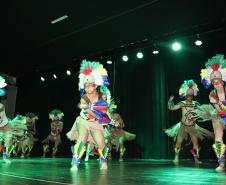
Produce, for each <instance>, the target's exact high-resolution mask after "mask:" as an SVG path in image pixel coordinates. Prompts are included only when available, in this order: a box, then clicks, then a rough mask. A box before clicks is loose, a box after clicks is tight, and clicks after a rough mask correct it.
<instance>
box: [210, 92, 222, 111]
mask: <svg viewBox="0 0 226 185" xmlns="http://www.w3.org/2000/svg"><path fill="white" fill-rule="evenodd" d="M209 99H210V103H212V104H213V106H214V108H215V109H216V110H217V112H221V111H222V110H221V108H220V105H219V103H220V102H218V101H217V100H216V99H215V98H214V97H213V95H211V94H210V96H209Z"/></svg>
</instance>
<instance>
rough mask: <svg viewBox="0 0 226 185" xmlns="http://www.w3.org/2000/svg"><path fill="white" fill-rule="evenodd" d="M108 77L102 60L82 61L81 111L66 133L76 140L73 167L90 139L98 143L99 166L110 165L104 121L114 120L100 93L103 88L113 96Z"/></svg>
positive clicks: (105, 122)
mask: <svg viewBox="0 0 226 185" xmlns="http://www.w3.org/2000/svg"><path fill="white" fill-rule="evenodd" d="M107 77H108V76H107V71H106V69H105V68H104V67H103V65H102V64H100V63H99V62H89V61H86V60H83V61H82V63H81V67H80V74H79V91H80V95H81V99H80V103H79V105H78V107H79V108H80V109H81V112H80V115H79V116H78V117H77V118H76V121H75V123H74V125H73V126H72V129H71V131H70V132H68V133H67V136H68V138H69V139H70V140H77V142H76V144H75V145H74V147H73V148H72V151H73V159H72V163H71V164H72V167H71V170H72V171H75V170H77V167H78V165H79V163H80V160H81V158H82V156H83V154H84V152H85V150H86V143H87V141H89V142H93V143H95V144H96V145H97V147H98V153H99V155H100V159H101V160H100V161H101V163H100V164H101V167H100V168H101V169H107V163H106V162H107V158H106V157H107V154H108V148H107V147H106V146H105V143H104V135H103V132H104V128H103V125H106V124H109V123H111V120H110V118H109V116H108V114H107V111H108V104H107V103H106V102H105V101H104V100H103V99H102V97H101V93H100V90H102V91H106V94H107V93H108V96H109V97H110V93H109V92H110V91H109V90H108V88H107V86H108V85H109V82H108V78H107ZM84 93H85V94H84ZM109 101H110V100H109Z"/></svg>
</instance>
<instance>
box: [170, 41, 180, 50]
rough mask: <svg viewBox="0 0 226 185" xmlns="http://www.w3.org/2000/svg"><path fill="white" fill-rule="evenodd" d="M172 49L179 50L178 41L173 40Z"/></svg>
mask: <svg viewBox="0 0 226 185" xmlns="http://www.w3.org/2000/svg"><path fill="white" fill-rule="evenodd" d="M172 49H173V50H174V51H179V50H180V49H181V44H180V43H179V42H174V43H173V44H172Z"/></svg>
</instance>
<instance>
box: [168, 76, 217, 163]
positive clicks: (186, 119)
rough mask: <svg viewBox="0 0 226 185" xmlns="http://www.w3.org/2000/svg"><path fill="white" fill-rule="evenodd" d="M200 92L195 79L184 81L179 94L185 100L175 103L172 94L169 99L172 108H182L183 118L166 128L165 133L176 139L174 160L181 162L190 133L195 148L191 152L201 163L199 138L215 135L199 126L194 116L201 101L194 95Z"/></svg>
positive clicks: (169, 106)
mask: <svg viewBox="0 0 226 185" xmlns="http://www.w3.org/2000/svg"><path fill="white" fill-rule="evenodd" d="M197 94H198V86H197V84H196V83H195V82H194V81H193V80H188V81H184V83H183V84H182V86H181V88H180V90H179V95H180V96H181V97H184V98H185V100H184V101H181V102H179V103H177V104H176V105H174V103H173V99H174V97H173V96H171V97H170V99H169V101H168V108H169V109H170V110H173V111H175V110H178V109H182V118H181V121H180V122H179V123H177V124H176V125H174V126H173V127H171V128H169V129H166V130H165V133H166V134H167V135H168V136H169V137H172V138H173V139H174V141H176V145H175V148H174V150H175V159H174V162H179V153H180V151H181V149H182V143H183V141H184V140H187V138H188V135H189V136H190V138H191V141H192V144H193V149H192V150H191V154H192V155H193V157H194V160H195V163H200V161H199V150H200V148H199V144H198V139H203V138H204V137H209V138H211V137H213V134H212V132H210V131H208V130H206V129H204V128H201V127H199V126H198V125H197V124H196V122H195V119H194V118H193V116H194V115H193V111H194V110H195V109H196V108H197V106H198V105H199V103H198V102H197V101H194V100H193V97H194V96H197Z"/></svg>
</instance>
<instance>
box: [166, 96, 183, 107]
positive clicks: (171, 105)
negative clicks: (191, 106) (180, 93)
mask: <svg viewBox="0 0 226 185" xmlns="http://www.w3.org/2000/svg"><path fill="white" fill-rule="evenodd" d="M173 99H174V96H170V99H169V101H168V109H169V110H178V109H180V108H181V107H182V105H181V103H178V104H176V105H174V102H173Z"/></svg>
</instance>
